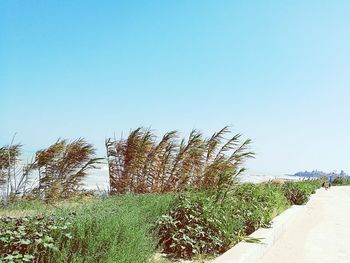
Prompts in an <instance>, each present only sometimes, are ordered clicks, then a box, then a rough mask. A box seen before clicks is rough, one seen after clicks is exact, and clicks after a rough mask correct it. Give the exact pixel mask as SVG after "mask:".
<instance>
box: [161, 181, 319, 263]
mask: <svg viewBox="0 0 350 263" xmlns="http://www.w3.org/2000/svg"><path fill="white" fill-rule="evenodd" d="M320 186H321V182H320V181H305V182H295V183H294V182H288V183H283V184H279V183H273V182H269V183H264V184H258V185H254V184H242V185H235V186H234V187H233V188H232V189H231V190H230V191H229V192H228V193H227V194H226V196H225V198H222V199H217V194H216V192H202V193H198V192H196V193H188V194H186V195H185V196H182V198H180V199H179V200H178V202H177V203H176V205H175V206H174V207H173V208H172V210H171V211H170V213H169V214H167V215H165V216H163V217H162V219H161V220H160V222H159V225H160V230H159V234H160V237H161V240H160V243H161V245H162V248H163V252H165V253H166V254H168V255H169V256H171V257H175V258H179V257H180V258H192V257H194V256H197V255H199V254H211V255H213V254H214V255H215V254H219V253H222V252H223V251H226V250H227V249H228V248H230V247H231V246H233V245H234V244H236V243H238V242H240V241H241V240H243V239H244V238H245V237H246V236H247V235H249V234H251V233H252V232H254V231H255V230H256V229H258V228H259V227H268V226H269V225H270V222H271V220H272V218H274V217H275V216H276V215H278V214H280V213H281V212H282V211H284V210H285V209H287V208H288V207H289V206H290V205H293V204H298V205H300V204H304V203H305V202H307V200H308V198H309V197H310V195H311V194H312V193H314V191H315V189H317V188H319V187H320Z"/></svg>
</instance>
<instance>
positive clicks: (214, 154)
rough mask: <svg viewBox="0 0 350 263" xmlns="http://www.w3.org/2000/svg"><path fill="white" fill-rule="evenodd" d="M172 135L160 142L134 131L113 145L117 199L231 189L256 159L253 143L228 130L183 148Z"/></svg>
mask: <svg viewBox="0 0 350 263" xmlns="http://www.w3.org/2000/svg"><path fill="white" fill-rule="evenodd" d="M178 137H179V135H178V132H177V131H170V132H168V133H166V134H165V135H164V136H163V137H162V138H161V139H160V140H158V139H157V136H156V135H155V134H154V133H153V132H152V131H151V130H149V129H144V128H137V129H135V130H132V131H131V132H130V134H129V136H128V138H127V139H120V140H115V139H108V140H106V143H105V144H106V149H107V156H108V164H109V176H110V187H111V192H112V193H118V194H123V193H127V192H133V193H149V192H170V191H181V190H183V189H186V188H188V187H191V188H195V189H213V188H219V187H223V186H225V185H231V184H232V183H233V180H234V178H235V177H236V176H237V175H239V174H241V173H242V172H243V171H244V168H242V167H241V165H242V164H243V162H244V161H245V160H246V159H247V158H250V157H253V153H252V152H251V151H249V145H250V143H251V141H250V140H249V139H247V140H242V138H241V137H242V136H241V134H231V131H230V129H229V128H228V127H224V128H222V129H221V130H220V131H218V132H216V133H214V134H213V135H212V136H211V137H209V138H205V137H204V135H203V133H202V132H200V131H198V130H193V131H192V132H191V133H190V135H189V137H188V138H187V139H182V140H181V141H180V142H178Z"/></svg>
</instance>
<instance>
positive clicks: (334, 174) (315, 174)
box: [293, 170, 349, 179]
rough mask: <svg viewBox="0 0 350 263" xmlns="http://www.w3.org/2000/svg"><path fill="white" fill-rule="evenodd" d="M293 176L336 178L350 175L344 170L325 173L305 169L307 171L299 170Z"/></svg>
mask: <svg viewBox="0 0 350 263" xmlns="http://www.w3.org/2000/svg"><path fill="white" fill-rule="evenodd" d="M293 176H300V177H307V178H319V177H328V178H330V179H334V178H336V177H349V175H348V174H347V173H346V172H344V171H343V170H341V171H340V173H337V172H332V173H325V172H322V171H318V170H314V171H311V172H308V171H305V172H297V173H295V174H293Z"/></svg>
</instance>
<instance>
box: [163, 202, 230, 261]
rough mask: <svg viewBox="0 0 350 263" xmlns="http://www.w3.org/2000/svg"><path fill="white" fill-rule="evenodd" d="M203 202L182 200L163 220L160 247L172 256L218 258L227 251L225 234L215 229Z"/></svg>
mask: <svg viewBox="0 0 350 263" xmlns="http://www.w3.org/2000/svg"><path fill="white" fill-rule="evenodd" d="M204 209H205V208H204V205H203V204H202V203H201V202H192V201H191V200H190V199H187V198H186V197H183V196H182V197H181V199H180V200H179V202H178V203H177V205H176V206H175V207H174V208H173V209H172V210H171V211H170V213H169V214H168V215H164V216H162V218H161V219H160V221H159V236H160V237H161V238H160V241H159V244H160V245H161V246H162V248H163V252H165V253H166V254H168V255H169V256H172V257H179V258H186V259H187V258H191V257H193V256H195V255H198V254H211V255H215V254H218V253H221V252H223V251H224V249H225V244H224V239H223V238H224V237H223V233H222V232H221V231H220V230H219V229H218V228H217V227H215V225H214V224H213V222H212V219H213V218H212V217H208V216H207V214H206V212H205V211H204Z"/></svg>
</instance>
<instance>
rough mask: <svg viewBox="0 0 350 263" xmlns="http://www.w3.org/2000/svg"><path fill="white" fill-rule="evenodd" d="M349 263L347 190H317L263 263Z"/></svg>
mask: <svg viewBox="0 0 350 263" xmlns="http://www.w3.org/2000/svg"><path fill="white" fill-rule="evenodd" d="M281 262H282V263H349V262H350V186H337V187H331V189H330V190H324V189H322V190H320V192H319V193H318V194H317V195H315V196H313V197H312V199H311V200H310V201H309V203H308V204H307V205H306V207H305V210H304V211H303V212H302V213H301V214H300V215H298V216H297V217H296V218H295V220H294V222H293V223H292V224H291V225H290V226H289V227H288V230H287V231H286V233H285V234H284V235H283V236H282V237H281V238H280V239H279V240H278V241H277V242H276V244H275V245H274V246H273V247H272V248H270V250H269V251H267V253H266V254H265V256H264V257H263V259H262V263H281Z"/></svg>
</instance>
